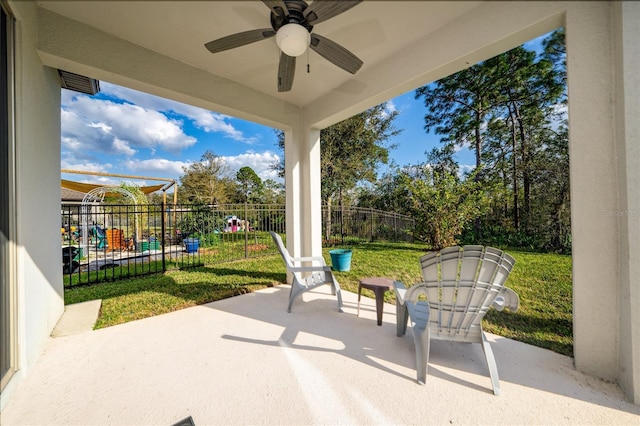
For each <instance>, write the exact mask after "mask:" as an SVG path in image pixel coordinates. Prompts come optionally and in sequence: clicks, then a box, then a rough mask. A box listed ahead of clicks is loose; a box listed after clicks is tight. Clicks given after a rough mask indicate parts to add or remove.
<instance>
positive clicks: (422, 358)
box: [413, 325, 431, 385]
mask: <svg viewBox="0 0 640 426" xmlns="http://www.w3.org/2000/svg"><path fill="white" fill-rule="evenodd" d="M429 337H430V333H429V326H428V325H427V327H426V328H425V329H424V330H422V329H420V328H417V327H414V328H413V341H414V343H415V346H416V375H417V379H418V384H421V385H424V384H425V383H426V381H427V367H428V364H429V345H430V343H431V342H430V339H429Z"/></svg>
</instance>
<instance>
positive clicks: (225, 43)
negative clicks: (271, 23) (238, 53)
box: [204, 28, 276, 53]
mask: <svg viewBox="0 0 640 426" xmlns="http://www.w3.org/2000/svg"><path fill="white" fill-rule="evenodd" d="M274 35H276V32H275V31H273V29H271V28H262V29H259V30H249V31H244V32H241V33H237V34H231V35H229V36H226V37H222V38H219V39H217V40H213V41H210V42H209V43H206V44H205V45H204V47H206V48H207V49H209V51H210V52H211V53H218V52H222V51H225V50H229V49H233V48H234V47H240V46H244V45H245V44H250V43H254V42H256V41H260V40H264V39H266V38H270V37H273V36H274Z"/></svg>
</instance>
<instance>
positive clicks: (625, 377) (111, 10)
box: [0, 0, 640, 404]
mask: <svg viewBox="0 0 640 426" xmlns="http://www.w3.org/2000/svg"><path fill="white" fill-rule="evenodd" d="M265 3H269V4H273V3H274V2H264V3H263V2H259V1H255V2H236V1H230V2H223V1H212V2H192V3H191V2H189V3H187V2H147V1H140V2H136V1H131V2H109V1H104V2H101V1H86V2H82V1H69V2H65V1H42V2H38V1H12V0H6V1H3V2H2V6H3V9H4V11H5V12H4V14H5V15H6V17H7V18H6V19H5V20H4V21H3V31H6V30H7V29H8V30H10V31H11V37H9V38H8V40H9V42H8V43H7V44H8V49H7V50H6V51H4V53H3V54H4V58H5V59H6V60H7V61H6V62H8V63H9V65H10V68H8V69H9V78H7V79H5V80H3V81H4V83H3V84H6V85H7V86H8V87H9V90H8V91H5V92H4V93H8V94H9V95H3V96H5V98H3V99H5V102H9V103H8V105H13V107H11V108H8V109H6V111H5V113H4V116H5V118H6V121H7V122H8V123H9V126H8V127H7V128H8V129H9V130H7V131H5V133H4V135H5V139H4V140H6V141H9V142H5V146H3V149H4V150H6V151H7V152H10V153H15V154H12V155H14V156H13V157H11V158H13V160H11V161H12V162H11V161H10V168H8V169H7V171H5V172H3V173H6V174H8V178H7V179H8V180H2V179H0V181H3V182H8V183H5V184H4V185H5V187H4V188H8V189H6V190H5V191H6V192H7V194H8V198H9V201H11V203H9V204H7V205H11V206H15V208H13V207H12V208H9V207H3V208H4V209H5V212H6V213H7V215H8V217H10V218H11V219H10V220H9V221H8V222H7V223H8V225H7V226H5V228H6V229H7V230H8V231H7V232H8V241H9V242H10V243H8V244H7V246H6V247H8V249H7V250H9V253H11V259H13V260H12V261H11V262H13V263H11V265H10V269H9V271H12V272H11V273H10V274H5V275H7V277H8V278H3V284H2V285H3V288H9V290H11V291H13V292H14V293H15V294H19V295H20V297H19V298H18V297H15V298H13V299H11V297H10V298H9V299H6V300H9V302H6V303H8V306H9V307H10V308H11V309H12V312H14V314H13V315H14V316H13V317H11V318H13V320H12V321H13V322H12V323H11V324H10V325H9V326H8V327H9V328H10V330H9V332H10V333H11V334H10V335H11V336H14V337H12V339H14V340H12V341H15V342H18V343H19V344H13V346H11V348H13V349H11V350H10V351H9V352H11V353H10V357H11V358H10V361H11V362H10V363H9V364H8V367H7V368H3V371H2V379H3V381H2V385H3V387H4V389H3V391H2V403H3V404H4V401H5V399H6V398H8V396H7V395H9V396H10V394H11V389H12V387H13V386H15V383H17V382H19V381H20V378H21V377H22V376H23V375H24V374H27V373H28V370H29V367H30V366H31V365H33V363H34V362H35V359H36V358H37V354H38V352H39V348H40V347H41V346H42V344H43V342H44V340H45V339H46V338H47V336H48V334H49V333H50V331H51V329H52V327H53V325H55V322H56V321H57V319H58V318H59V317H60V315H61V313H62V311H63V301H62V294H63V287H62V282H61V278H60V276H61V274H60V261H59V259H58V256H59V253H58V252H57V250H54V248H55V247H54V246H53V243H51V244H50V246H49V245H47V244H43V243H42V242H43V241H49V240H50V241H52V242H55V241H57V238H46V237H47V236H48V235H49V234H51V236H52V237H53V233H55V232H58V231H57V229H58V224H57V214H56V209H57V205H58V203H59V200H58V197H59V190H58V188H57V181H58V176H59V175H58V173H59V164H60V138H59V135H60V111H59V109H60V87H61V81H60V73H59V71H58V70H62V71H66V72H70V73H73V74H76V75H81V76H86V77H89V78H91V79H95V80H103V81H109V82H112V83H115V84H118V85H122V86H126V87H130V88H133V89H136V90H140V91H144V92H148V93H151V94H154V95H157V96H161V97H165V98H169V99H173V100H176V101H180V102H184V103H187V104H190V105H194V106H198V107H202V108H205V109H208V110H213V111H217V112H220V113H224V114H229V115H232V116H236V117H239V118H242V119H246V120H251V121H254V122H258V123H260V124H263V125H267V126H271V127H275V128H279V129H282V130H284V134H285V168H286V169H285V180H286V195H287V199H286V204H287V214H286V221H287V225H286V226H287V230H286V231H287V246H288V249H289V251H290V252H291V253H292V255H294V256H313V255H318V254H320V253H321V235H322V233H321V200H320V185H321V183H320V141H319V135H320V130H321V129H323V128H325V127H327V126H329V125H332V124H334V123H337V122H339V121H341V120H343V119H346V118H348V117H350V116H352V115H354V114H356V113H359V112H361V111H363V110H365V109H367V108H369V107H372V106H374V105H376V104H379V103H380V102H383V101H386V100H388V99H391V98H393V97H395V96H398V95H400V94H402V93H404V92H407V91H410V90H413V89H415V88H417V87H419V86H421V85H424V84H428V83H430V82H432V81H435V80H437V79H439V78H442V77H445V76H447V75H450V74H452V73H455V72H457V71H459V70H461V69H464V68H465V67H468V66H470V65H472V64H474V63H477V62H478V61H481V60H484V59H488V58H490V57H492V56H494V55H496V54H499V53H501V52H504V51H506V50H508V49H510V48H513V47H516V46H518V45H520V44H522V43H524V42H526V41H528V40H530V39H532V38H534V37H537V36H540V35H543V34H545V33H547V32H549V31H551V30H553V29H555V28H558V27H561V26H563V27H565V31H566V46H567V70H568V94H569V128H570V134H569V145H570V147H569V148H570V167H571V171H570V176H571V204H572V231H573V232H572V238H573V292H574V306H573V317H574V353H575V365H576V368H577V369H579V370H581V371H584V372H587V373H589V374H592V375H594V376H597V377H600V378H604V379H607V380H612V381H616V382H618V383H619V384H620V385H621V387H622V388H623V389H624V390H625V392H626V393H627V395H628V396H629V398H630V399H631V400H632V401H635V402H636V403H638V404H640V343H639V342H640V221H639V220H638V217H639V214H638V212H639V211H640V189H639V188H640V172H639V170H640V149H639V147H640V143H639V140H640V121H639V120H638V117H639V116H640V75H639V73H638V69H640V51H639V49H640V43H638V40H640V3H637V2H627V1H593V2H592V1H584V2H581V1H566V2H565V1H554V2H551V1H539V2H537V1H531V2H494V1H469V2H461V1H449V2H447V1H442V2H431V1H424V2H420V1H407V2H403V1H364V2H362V3H361V4H359V5H358V6H356V7H354V8H353V9H350V10H349V11H347V12H345V13H343V14H341V15H339V16H336V17H335V18H332V19H330V20H328V21H325V22H321V23H318V24H317V25H315V26H314V32H317V33H319V34H322V35H323V36H326V37H328V38H330V39H332V40H333V41H335V42H337V43H339V44H341V45H343V46H344V47H346V48H347V49H349V50H350V51H352V52H353V53H355V54H356V55H357V56H358V57H359V58H360V59H362V61H363V63H364V64H363V66H362V68H361V69H360V70H359V71H358V72H357V73H356V74H355V75H352V74H349V73H347V72H345V71H343V70H341V69H340V68H338V67H335V66H334V65H333V64H331V63H329V62H328V61H326V60H325V59H324V58H322V57H321V56H320V55H317V54H315V52H310V53H309V55H306V54H305V55H304V56H302V57H300V58H299V59H298V62H297V65H296V68H295V71H296V74H295V80H294V82H293V86H292V89H291V91H288V92H278V90H277V84H276V83H277V70H278V61H279V50H278V46H277V45H276V43H275V41H274V40H272V39H269V40H263V41H259V42H256V43H252V44H250V45H247V46H243V47H239V48H236V49H231V50H228V51H224V52H219V53H215V54H212V53H210V52H209V51H208V50H207V49H206V48H205V47H204V45H205V43H208V42H209V41H211V40H215V39H218V38H220V37H223V36H226V35H229V34H233V33H237V32H240V31H248V30H253V29H256V28H269V25H270V24H269V15H270V13H271V12H270V10H269V9H268V8H267V7H266V6H265ZM5 15H3V16H5ZM307 62H308V64H309V69H310V72H309V73H307V72H306V71H307V67H306V65H307ZM92 87H93V86H92ZM3 90H4V88H3ZM0 93H3V92H2V91H0ZM6 98H9V99H8V100H7V99H6ZM7 146H8V148H7ZM3 177H4V176H3ZM42 182H49V183H48V184H45V185H42ZM18 194H19V195H18ZM3 229H4V228H3ZM2 343H3V344H4V343H5V342H2ZM17 348H20V349H17ZM5 365H6V363H5Z"/></svg>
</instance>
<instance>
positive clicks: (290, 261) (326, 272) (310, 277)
mask: <svg viewBox="0 0 640 426" xmlns="http://www.w3.org/2000/svg"><path fill="white" fill-rule="evenodd" d="M270 233H271V237H272V238H273V241H274V242H275V243H276V246H277V247H278V251H279V252H280V254H281V255H282V259H283V260H284V264H285V266H286V268H287V271H288V272H291V274H292V275H293V282H292V283H291V291H290V292H289V306H288V308H287V312H291V305H293V301H294V300H295V299H296V297H298V296H300V295H301V294H302V293H304V292H305V291H309V290H311V289H314V288H316V287H319V286H321V285H324V284H330V285H331V294H333V295H335V296H337V297H338V311H340V312H342V294H341V293H340V284H338V281H337V280H336V278H335V277H334V275H333V273H332V272H331V267H329V266H327V264H326V263H325V261H324V258H323V257H322V256H317V257H291V256H290V255H289V252H288V251H287V249H286V248H285V246H284V244H283V242H282V238H280V235H278V234H276V233H275V232H273V231H270ZM305 273H307V274H305Z"/></svg>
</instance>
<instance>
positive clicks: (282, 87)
mask: <svg viewBox="0 0 640 426" xmlns="http://www.w3.org/2000/svg"><path fill="white" fill-rule="evenodd" d="M295 73H296V58H295V56H288V55H285V54H284V53H280V65H279V66H278V92H288V91H289V90H291V86H293V77H294V75H295Z"/></svg>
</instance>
